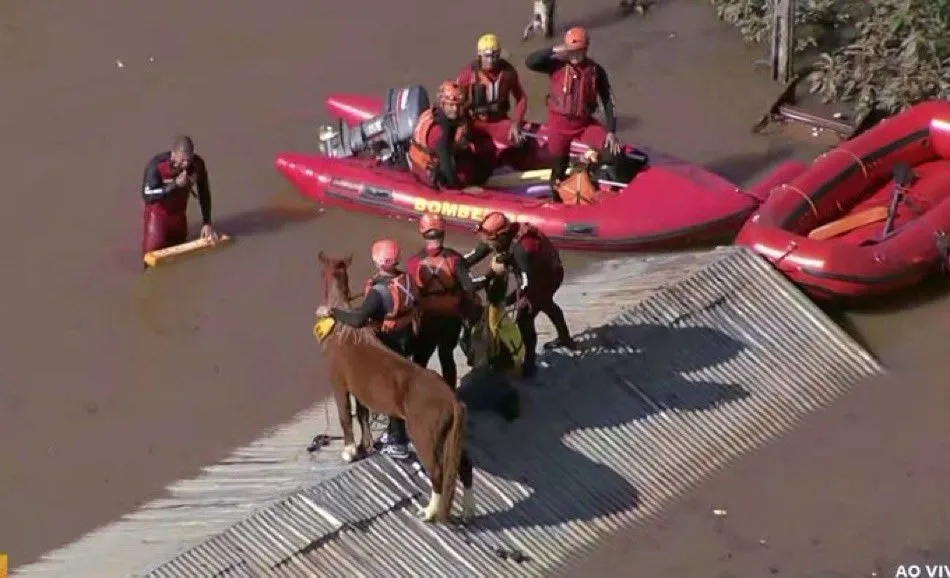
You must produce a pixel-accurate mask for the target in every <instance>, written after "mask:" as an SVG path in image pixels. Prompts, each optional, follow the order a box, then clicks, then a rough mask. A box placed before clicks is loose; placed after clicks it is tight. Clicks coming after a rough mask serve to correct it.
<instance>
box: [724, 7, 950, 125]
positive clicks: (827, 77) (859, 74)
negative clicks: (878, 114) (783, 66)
mask: <svg viewBox="0 0 950 578" xmlns="http://www.w3.org/2000/svg"><path fill="white" fill-rule="evenodd" d="M710 1H711V2H712V4H713V5H714V6H715V7H716V12H717V14H718V16H719V18H720V19H722V20H724V21H725V22H727V23H729V24H731V25H733V26H735V27H737V28H738V29H739V32H740V33H741V34H742V37H743V39H745V41H746V42H750V43H762V42H767V41H768V40H769V35H770V24H771V21H770V18H769V12H768V11H769V8H770V6H771V5H772V3H773V2H774V0H710ZM796 4H797V5H796V14H795V21H796V30H795V35H796V46H795V49H796V52H797V53H798V54H799V55H800V56H799V57H798V59H799V62H801V61H805V62H807V63H808V64H809V66H810V68H811V72H810V73H809V75H808V81H809V83H810V85H811V86H810V89H811V92H812V93H814V94H817V95H819V96H820V97H821V98H822V100H823V101H825V102H833V101H838V102H843V103H846V104H849V105H851V106H853V107H854V109H855V112H856V114H858V115H860V114H863V113H866V112H869V111H870V110H872V109H878V110H879V111H882V112H887V113H893V112H897V111H900V110H903V109H904V108H906V107H908V106H910V105H911V104H913V103H915V102H918V101H920V100H925V99H929V98H950V0H864V1H858V0H854V1H848V0H797V3H796Z"/></svg>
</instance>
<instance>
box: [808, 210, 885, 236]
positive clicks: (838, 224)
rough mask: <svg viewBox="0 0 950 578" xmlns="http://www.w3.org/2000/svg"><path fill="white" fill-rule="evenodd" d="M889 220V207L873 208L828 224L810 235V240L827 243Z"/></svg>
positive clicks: (814, 230)
mask: <svg viewBox="0 0 950 578" xmlns="http://www.w3.org/2000/svg"><path fill="white" fill-rule="evenodd" d="M886 220H887V207H871V208H870V209H865V210H863V211H861V212H860V213H855V214H853V215H848V216H846V217H842V218H840V219H838V220H837V221H832V222H830V223H826V224H824V225H822V226H820V227H818V228H816V229H812V231H811V232H810V233H808V238H809V239H811V240H813V241H826V240H828V239H833V238H834V237H838V236H841V235H844V234H845V233H850V232H851V231H853V230H855V229H860V228H861V227H864V226H865V225H870V224H872V223H877V222H880V221H886Z"/></svg>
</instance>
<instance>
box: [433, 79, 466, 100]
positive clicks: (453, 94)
mask: <svg viewBox="0 0 950 578" xmlns="http://www.w3.org/2000/svg"><path fill="white" fill-rule="evenodd" d="M437 100H438V101H439V106H444V105H445V104H446V103H451V104H457V105H459V106H462V105H464V104H465V91H464V90H462V87H461V86H459V84H458V83H457V82H455V81H454V80H446V81H445V82H443V83H442V84H440V85H439V92H438V95H437Z"/></svg>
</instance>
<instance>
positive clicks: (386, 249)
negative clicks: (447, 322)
mask: <svg viewBox="0 0 950 578" xmlns="http://www.w3.org/2000/svg"><path fill="white" fill-rule="evenodd" d="M371 253H372V258H373V264H375V265H376V274H375V275H374V276H372V277H370V278H369V279H368V280H367V281H366V286H365V288H364V291H363V297H364V299H363V305H362V306H361V307H360V308H359V309H354V310H345V309H337V308H330V307H327V306H326V305H321V306H320V307H318V308H317V317H327V316H329V317H332V318H333V319H335V320H336V321H339V322H341V323H344V324H346V325H349V326H351V327H364V326H366V325H372V327H373V328H374V329H375V330H376V336H377V337H379V340H380V341H382V342H383V343H384V344H385V345H386V346H387V347H389V348H390V349H392V350H393V351H395V352H396V353H398V354H399V355H402V356H403V357H407V358H408V357H410V356H411V355H412V347H413V341H414V337H415V329H416V325H417V322H418V318H419V317H418V316H419V293H418V290H417V289H416V286H415V285H414V284H413V282H412V279H411V278H410V277H409V275H407V274H406V273H405V272H403V271H400V270H399V253H400V251H399V245H398V244H397V243H396V241H393V240H390V239H381V240H379V241H376V242H375V243H373V248H372V250H371ZM381 442H382V444H383V447H382V450H381V451H382V452H383V453H384V454H385V455H387V456H389V457H391V458H394V459H406V458H408V457H409V447H408V446H409V437H408V435H407V433H406V422H405V421H403V420H401V419H398V418H394V417H390V418H389V426H388V428H387V429H386V433H385V435H383V437H382V440H381Z"/></svg>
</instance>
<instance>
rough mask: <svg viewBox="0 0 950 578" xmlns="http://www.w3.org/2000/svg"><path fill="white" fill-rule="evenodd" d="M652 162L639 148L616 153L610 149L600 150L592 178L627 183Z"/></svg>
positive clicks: (592, 169)
mask: <svg viewBox="0 0 950 578" xmlns="http://www.w3.org/2000/svg"><path fill="white" fill-rule="evenodd" d="M649 164H650V158H649V157H648V156H647V154H646V153H645V152H643V151H639V150H637V149H633V150H624V151H623V152H621V153H620V154H619V155H615V154H613V153H611V152H610V151H608V150H602V151H599V152H598V162H597V163H596V164H594V165H593V166H591V168H590V173H591V178H592V179H593V180H595V181H603V182H605V183H614V184H618V185H620V184H623V185H625V184H627V183H629V182H630V181H632V180H633V177H635V176H637V175H638V174H639V173H640V171H642V170H643V169H645V168H646V167H647V165H649Z"/></svg>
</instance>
